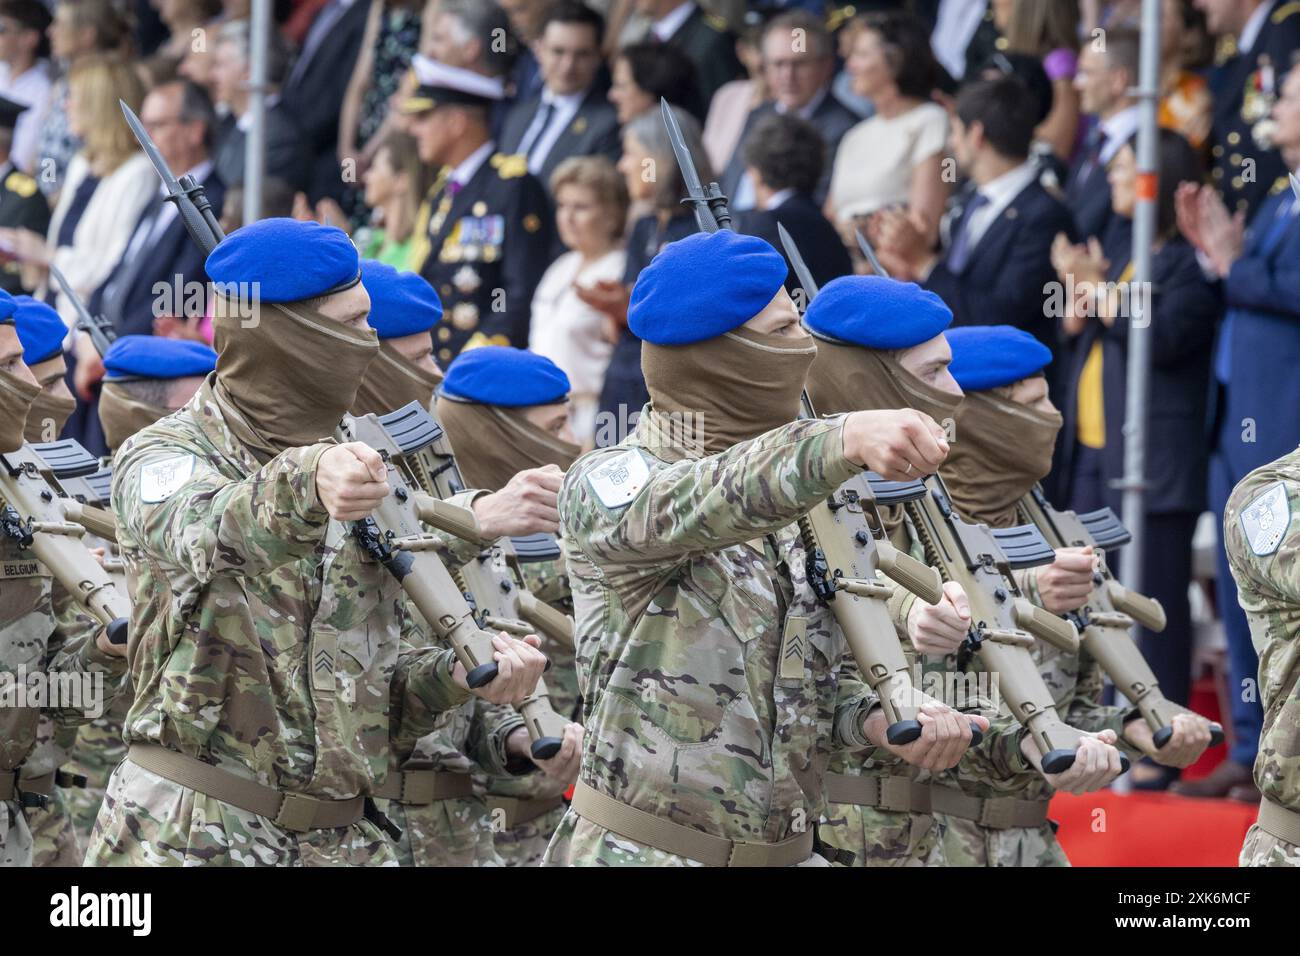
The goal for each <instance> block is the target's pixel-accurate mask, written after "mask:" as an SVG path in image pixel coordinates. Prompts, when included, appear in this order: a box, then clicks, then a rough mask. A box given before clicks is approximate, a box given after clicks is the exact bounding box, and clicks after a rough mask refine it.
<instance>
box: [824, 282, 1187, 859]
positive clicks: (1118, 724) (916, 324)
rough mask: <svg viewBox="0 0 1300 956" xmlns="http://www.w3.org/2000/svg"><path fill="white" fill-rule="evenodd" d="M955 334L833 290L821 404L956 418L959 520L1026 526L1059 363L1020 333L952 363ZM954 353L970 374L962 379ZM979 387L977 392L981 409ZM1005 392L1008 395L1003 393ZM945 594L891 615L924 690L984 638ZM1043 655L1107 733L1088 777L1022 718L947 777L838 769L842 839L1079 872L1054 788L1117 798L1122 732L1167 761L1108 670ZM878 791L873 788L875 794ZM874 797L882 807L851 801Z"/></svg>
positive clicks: (938, 306) (1072, 599) (930, 308)
mask: <svg viewBox="0 0 1300 956" xmlns="http://www.w3.org/2000/svg"><path fill="white" fill-rule="evenodd" d="M950 321H951V313H950V312H949V311H948V309H947V308H946V307H945V306H944V305H943V303H942V302H941V301H940V300H939V299H938V298H937V297H935V296H933V294H932V293H929V292H925V291H922V290H921V289H919V288H918V287H916V286H914V285H912V284H910V283H898V282H893V281H892V280H888V279H882V278H879V277H863V278H851V279H844V280H836V281H835V282H832V283H830V284H828V285H827V287H826V288H825V289H823V290H822V294H821V296H819V298H818V299H817V300H815V302H814V303H813V306H812V307H810V309H809V313H808V324H809V326H810V327H811V328H812V329H813V330H814V332H815V333H817V334H818V335H820V336H827V337H829V338H831V339H832V340H833V342H832V343H827V344H826V345H823V346H822V350H821V353H820V354H819V358H818V362H817V364H816V365H815V366H814V375H813V377H812V381H813V382H814V383H816V384H815V385H814V387H813V389H812V393H813V400H814V403H815V404H816V405H817V407H818V408H819V410H823V411H826V410H842V409H844V408H854V407H867V408H875V407H886V406H889V405H891V404H896V403H897V402H898V401H899V400H905V401H909V402H910V403H911V404H912V406H913V407H916V408H921V409H924V410H926V411H928V412H930V413H931V414H935V415H943V416H944V418H945V420H946V421H947V422H948V424H949V425H950V427H953V429H954V437H955V441H954V443H953V450H952V454H951V455H950V456H949V457H948V459H947V461H945V463H944V465H943V467H942V468H941V472H942V474H943V475H944V478H945V481H946V482H947V485H948V490H949V492H950V494H951V496H952V499H953V503H954V505H955V506H956V507H957V509H958V511H959V512H960V513H961V514H962V516H963V517H965V518H967V519H968V520H971V521H976V522H980V523H985V524H989V525H991V526H994V527H1008V526H1012V525H1015V524H1019V523H1021V519H1020V516H1019V515H1018V512H1017V502H1019V500H1020V499H1021V498H1022V497H1023V496H1024V495H1025V494H1027V493H1028V491H1029V490H1030V489H1031V488H1032V487H1033V485H1034V483H1035V482H1037V481H1038V480H1039V479H1040V478H1041V477H1042V476H1043V474H1044V473H1045V472H1046V468H1047V463H1048V462H1049V461H1050V457H1051V450H1052V447H1053V445H1054V442H1055V438H1056V432H1057V431H1058V430H1059V428H1060V415H1059V413H1057V412H1056V411H1055V409H1054V408H1052V407H1051V405H1050V403H1049V402H1048V401H1047V398H1046V390H1045V380H1044V379H1043V378H1042V375H1041V371H1042V368H1043V367H1044V366H1045V365H1046V364H1047V362H1048V361H1050V359H1051V354H1050V352H1049V351H1048V350H1047V349H1046V348H1044V347H1043V346H1041V345H1039V344H1038V343H1037V342H1036V341H1035V340H1034V339H1033V337H1032V336H1030V335H1028V333H1024V332H1019V331H1017V330H1014V329H1009V328H1007V327H996V328H987V327H979V328H971V329H957V330H954V331H952V332H950V333H948V337H949V338H951V339H953V340H954V341H957V342H960V343H962V349H958V347H957V346H955V345H954V346H953V347H952V349H951V350H950V348H949V345H948V341H947V340H946V339H945V337H944V336H943V335H942V334H940V333H941V331H942V329H944V328H946V327H947V325H948V324H949V323H950ZM976 343H978V345H977V344H976ZM953 351H957V352H958V355H959V356H960V357H961V359H962V361H960V362H953V365H952V370H951V371H950V370H949V361H950V360H951V359H952V356H953ZM963 386H966V387H967V388H968V389H969V390H970V392H971V394H970V395H968V396H967V398H966V400H965V401H962V399H961V396H962V391H963ZM1003 386H1006V387H1008V392H1009V394H1008V395H1000V394H993V393H990V391H989V390H991V389H993V388H999V387H1003ZM1013 403H1017V404H1021V405H1026V406H1030V407H1026V408H1019V407H1017V404H1013ZM990 421H992V423H993V424H992V425H991V424H990ZM897 532H898V534H899V535H900V541H899V542H897V543H899V544H900V546H902V547H911V548H912V549H914V553H915V554H916V556H917V557H922V556H923V555H922V553H921V552H920V550H919V548H917V542H916V539H915V532H914V530H913V529H912V528H911V525H910V523H906V522H902V521H900V522H899V523H898V526H897ZM1091 571H1092V557H1091V555H1086V556H1079V555H1071V554H1060V553H1058V557H1057V561H1056V562H1055V563H1054V564H1053V565H1050V566H1048V567H1046V568H1038V569H1031V570H1029V571H1027V572H1023V573H1021V579H1020V584H1021V586H1022V588H1023V589H1024V591H1025V593H1026V596H1027V597H1029V599H1030V600H1032V601H1034V602H1035V603H1038V604H1039V605H1040V606H1043V607H1046V608H1048V609H1049V610H1052V611H1056V612H1061V611H1065V610H1070V609H1073V608H1075V607H1077V606H1079V605H1080V604H1081V603H1082V601H1083V600H1084V598H1086V596H1087V594H1088V593H1089V592H1090V591H1091V587H1092V581H1091ZM945 591H946V592H947V595H946V597H947V600H946V601H945V602H944V603H943V604H941V605H939V606H936V607H935V608H928V607H926V606H925V605H924V604H922V603H921V602H915V601H914V600H912V599H909V598H908V597H907V596H905V595H904V596H902V597H901V598H896V599H895V601H894V602H891V603H892V604H893V606H894V608H895V610H896V625H897V626H898V627H899V628H900V630H903V631H905V632H906V633H907V634H908V636H909V639H910V640H909V644H910V646H911V649H912V650H913V652H914V653H913V657H914V658H918V657H919V661H920V670H921V672H922V674H923V679H922V684H923V685H924V686H930V681H929V678H931V677H932V676H938V677H941V678H942V677H943V676H944V675H946V674H953V673H956V672H957V670H958V668H957V659H956V656H955V651H956V650H957V649H958V646H959V644H960V643H961V641H962V640H963V639H964V638H965V635H966V630H967V628H968V627H969V624H970V611H969V605H968V603H967V601H966V596H965V594H964V593H963V592H962V590H961V588H960V586H959V585H957V584H955V583H952V582H949V583H948V584H946V585H945ZM1034 653H1035V656H1036V658H1037V659H1038V660H1039V663H1040V664H1041V665H1042V666H1043V677H1044V680H1045V681H1046V683H1047V685H1048V687H1049V688H1050V689H1051V691H1052V693H1053V697H1054V699H1055V700H1056V703H1057V709H1058V711H1059V712H1060V715H1061V718H1062V720H1064V721H1065V722H1066V723H1068V724H1071V725H1072V726H1075V727H1078V728H1079V729H1081V730H1084V731H1086V732H1091V733H1093V734H1094V735H1095V736H1092V737H1087V738H1085V739H1084V741H1083V744H1082V746H1081V751H1080V755H1079V758H1078V759H1077V760H1076V762H1075V765H1074V766H1073V767H1071V768H1070V769H1069V770H1067V771H1065V772H1064V773H1061V774H1055V775H1049V774H1043V773H1042V772H1041V771H1040V770H1039V769H1038V768H1039V762H1038V757H1039V755H1038V754H1037V751H1036V749H1035V747H1034V745H1033V741H1032V738H1029V737H1028V735H1027V734H1025V733H1024V732H1023V730H1022V728H1021V727H1020V726H1019V724H1018V723H1016V722H1015V721H1014V719H1012V718H1011V717H1010V716H1009V715H1007V714H1004V715H1002V716H1000V717H997V718H996V719H995V720H994V721H993V724H992V729H991V732H990V733H989V735H988V736H987V737H986V739H985V741H984V742H983V743H981V745H980V746H978V747H974V748H971V750H970V751H969V752H968V753H967V755H966V756H965V757H964V758H963V760H962V761H961V763H960V764H958V766H957V767H956V768H954V769H953V770H951V771H949V772H946V773H943V774H929V775H922V774H918V773H914V772H911V771H910V770H909V768H900V767H897V766H895V765H893V763H892V762H891V761H889V760H888V759H887V758H886V757H881V756H878V755H872V758H871V759H869V760H867V761H863V762H862V763H861V764H860V765H859V766H854V765H853V763H852V762H851V761H847V760H846V761H843V765H842V766H840V767H836V768H835V769H836V770H838V771H840V772H842V773H844V774H845V775H846V777H847V781H845V782H842V781H843V780H844V778H838V777H834V776H833V777H832V778H831V779H830V783H829V786H828V791H829V792H830V799H831V800H832V801H834V797H835V795H836V793H837V792H839V793H842V794H843V795H844V796H845V798H846V799H844V801H843V802H832V804H831V806H830V808H829V810H828V812H829V813H830V814H831V819H830V823H831V826H830V827H829V828H828V836H827V839H828V840H829V841H832V842H836V845H840V843H839V841H841V840H842V841H843V842H844V845H845V846H847V847H848V848H850V849H860V848H861V847H863V846H864V845H865V847H866V853H867V854H868V856H869V860H870V862H873V863H880V864H894V865H897V864H913V865H915V864H920V863H925V864H929V865H942V864H947V865H955V866H1015V865H1038V866H1042V865H1068V862H1069V861H1068V860H1067V859H1066V858H1065V855H1064V853H1063V852H1062V851H1061V850H1060V847H1059V844H1057V842H1056V839H1055V835H1054V831H1053V829H1052V827H1051V825H1050V823H1049V821H1048V820H1047V802H1048V799H1049V798H1050V795H1051V793H1052V792H1053V790H1054V789H1064V790H1067V791H1069V792H1075V793H1082V792H1088V791H1091V790H1095V789H1098V788H1100V787H1102V786H1105V785H1106V784H1108V783H1109V782H1110V781H1111V780H1112V779H1113V778H1114V777H1115V776H1117V775H1118V773H1119V769H1120V763H1119V752H1118V750H1117V749H1116V748H1115V747H1114V746H1113V745H1114V744H1115V743H1116V742H1117V741H1118V740H1119V739H1120V735H1121V734H1124V738H1123V739H1124V743H1125V749H1126V750H1127V751H1128V752H1129V753H1132V752H1133V751H1134V749H1136V748H1137V747H1139V746H1140V747H1141V748H1142V750H1143V752H1151V753H1154V752H1155V748H1154V746H1153V745H1152V744H1151V733H1150V730H1149V728H1148V727H1147V725H1146V724H1145V722H1144V721H1141V720H1132V718H1133V717H1135V716H1136V713H1135V712H1131V711H1129V710H1127V709H1124V708H1118V707H1109V708H1108V707H1102V706H1100V704H1099V703H1098V701H1099V699H1100V694H1101V688H1102V675H1101V671H1100V668H1099V667H1098V666H1097V664H1096V662H1095V661H1093V660H1092V659H1091V658H1089V657H1088V656H1087V655H1086V654H1081V655H1079V656H1077V657H1076V656H1073V655H1067V654H1064V653H1062V652H1061V651H1059V650H1057V649H1056V648H1053V647H1050V646H1048V645H1046V644H1044V643H1042V642H1039V643H1037V644H1036V646H1035V651H1034ZM943 686H945V687H947V686H949V684H948V683H947V682H945V683H944V684H943ZM954 686H955V685H954ZM950 703H954V704H955V705H959V706H966V705H969V704H971V703H974V702H971V701H950ZM990 703H991V701H990ZM1130 720H1132V722H1131V723H1126V721H1130ZM1138 725H1140V726H1138ZM1176 728H1177V730H1176V735H1175V739H1174V740H1172V741H1171V742H1170V744H1169V745H1168V746H1167V747H1166V748H1165V749H1164V750H1162V751H1160V759H1162V760H1165V761H1185V762H1186V763H1190V762H1192V761H1193V760H1195V759H1196V757H1197V756H1198V755H1199V754H1200V752H1201V751H1202V750H1203V749H1204V748H1205V746H1206V745H1208V743H1209V727H1208V723H1207V722H1205V721H1204V720H1203V719H1201V718H1190V717H1187V718H1181V719H1179V721H1178V722H1177V724H1176ZM1170 747H1172V748H1173V749H1169V748H1170ZM867 782H870V783H871V784H873V786H866V787H864V786H863V784H864V783H867ZM868 790H870V791H872V793H871V794H867V796H868V797H872V798H873V799H865V798H864V799H862V800H852V801H851V800H849V799H847V797H848V796H849V795H851V794H855V793H864V794H865V793H866V791H868ZM940 806H942V807H943V808H944V810H943V811H942V812H941V811H939V810H938V809H936V808H937V807H940Z"/></svg>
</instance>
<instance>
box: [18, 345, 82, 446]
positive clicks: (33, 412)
mask: <svg viewBox="0 0 1300 956" xmlns="http://www.w3.org/2000/svg"><path fill="white" fill-rule="evenodd" d="M67 369H68V365H67V363H66V362H65V361H64V360H63V354H62V353H59V354H58V355H55V356H54V357H53V358H48V359H46V360H45V361H44V362H37V363H36V364H35V365H33V366H31V370H32V375H33V376H35V378H36V381H38V382H40V383H41V391H40V394H39V395H37V396H36V398H35V400H34V401H33V402H32V407H31V409H30V410H29V411H28V412H27V427H26V430H25V437H26V439H27V440H28V441H30V442H44V441H53V440H54V439H55V438H57V437H58V435H59V432H61V431H63V426H64V425H65V424H66V423H67V421H68V418H69V417H70V416H71V415H72V413H73V412H74V411H76V409H77V400H76V399H75V398H73V397H72V396H71V395H66V394H65V395H58V394H53V393H51V392H50V391H48V386H49V385H51V384H52V383H55V382H59V381H62V379H63V376H64V374H65V373H66V372H67Z"/></svg>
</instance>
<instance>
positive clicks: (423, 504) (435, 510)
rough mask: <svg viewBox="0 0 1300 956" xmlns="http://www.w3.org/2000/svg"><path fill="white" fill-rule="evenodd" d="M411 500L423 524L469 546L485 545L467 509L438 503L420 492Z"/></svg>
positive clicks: (476, 523)
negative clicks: (452, 536) (467, 543)
mask: <svg viewBox="0 0 1300 956" xmlns="http://www.w3.org/2000/svg"><path fill="white" fill-rule="evenodd" d="M413 500H414V501H415V508H416V511H417V512H418V513H419V515H420V520H421V521H423V522H424V523H425V524H427V525H430V526H432V527H434V528H437V529H438V530H439V531H444V532H446V533H447V534H450V535H455V536H456V537H457V538H460V539H461V540H463V541H468V542H469V543H470V544H475V545H479V546H480V547H481V546H483V545H484V544H486V542H485V541H484V540H483V534H482V532H481V531H480V530H479V526H478V519H477V518H476V517H474V512H472V511H470V510H469V509H468V508H461V507H459V506H458V505H452V504H448V503H447V502H445V501H439V500H438V499H437V498H435V497H433V496H432V495H426V494H423V493H422V492H416V494H415V495H414V496H413Z"/></svg>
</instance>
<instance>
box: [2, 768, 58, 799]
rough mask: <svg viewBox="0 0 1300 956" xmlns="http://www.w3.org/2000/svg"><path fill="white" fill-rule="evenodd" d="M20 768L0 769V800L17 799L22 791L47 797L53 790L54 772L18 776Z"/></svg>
mask: <svg viewBox="0 0 1300 956" xmlns="http://www.w3.org/2000/svg"><path fill="white" fill-rule="evenodd" d="M20 773H22V771H21V770H6V771H0V800H17V799H18V798H19V797H20V796H21V795H22V794H24V793H34V794H37V795H39V796H42V797H48V796H49V795H50V794H52V793H53V792H54V772H53V771H50V772H49V773H47V774H42V775H41V776H39V777H20V776H19V774H20Z"/></svg>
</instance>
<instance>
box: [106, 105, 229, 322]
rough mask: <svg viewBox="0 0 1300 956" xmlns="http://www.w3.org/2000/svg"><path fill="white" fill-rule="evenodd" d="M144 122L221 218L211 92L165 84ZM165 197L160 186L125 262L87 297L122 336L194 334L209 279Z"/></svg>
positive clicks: (134, 234)
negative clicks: (182, 329) (186, 330)
mask: <svg viewBox="0 0 1300 956" xmlns="http://www.w3.org/2000/svg"><path fill="white" fill-rule="evenodd" d="M140 121H141V122H142V123H144V126H145V129H147V130H148V131H149V134H150V135H151V136H152V137H153V140H154V143H155V144H156V145H157V147H158V150H159V152H161V153H162V156H163V159H165V160H166V161H167V165H168V167H170V168H171V170H172V172H173V173H175V174H176V175H177V176H178V177H179V176H183V175H186V174H188V175H190V176H193V177H194V178H195V180H197V181H198V182H199V184H200V185H202V186H203V188H204V191H205V192H206V193H207V197H208V201H209V202H210V203H211V204H212V211H213V214H214V215H215V216H217V217H218V218H220V216H221V210H222V205H223V203H224V200H225V192H226V186H225V183H224V182H223V181H222V179H221V176H220V175H218V173H217V172H216V170H215V168H214V166H213V163H212V158H211V149H212V136H213V127H214V126H215V125H216V113H215V111H214V110H213V108H212V101H211V100H210V99H208V95H207V93H206V92H204V90H203V89H202V88H201V87H199V86H197V85H196V84H194V83H191V82H190V81H189V80H177V81H175V82H172V83H164V84H163V85H162V86H159V87H156V88H155V89H154V90H152V91H151V92H150V93H149V95H148V96H146V97H145V99H144V103H143V105H142V106H141V108H140ZM165 196H166V192H165V191H164V189H163V188H162V187H161V185H160V186H159V190H158V194H157V195H156V196H155V197H154V198H153V199H152V200H150V202H149V204H148V205H147V206H145V208H144V211H143V212H142V213H141V214H140V218H139V219H138V220H137V221H136V225H135V229H134V231H133V232H132V233H131V238H130V240H129V241H128V242H127V244H126V250H125V251H124V252H123V253H122V258H121V260H120V261H119V262H118V264H117V266H116V267H114V269H113V271H112V273H111V274H110V275H109V277H108V279H107V281H105V282H104V284H103V285H101V286H100V287H99V288H98V289H96V290H95V292H94V293H93V294H92V296H91V298H90V302H89V307H90V310H91V312H93V313H96V314H98V313H103V314H104V315H105V316H106V317H108V318H109V319H110V320H112V322H113V328H114V329H115V330H116V332H117V334H118V335H152V334H154V333H155V332H172V331H174V330H175V327H176V326H177V324H178V323H179V324H180V325H181V326H185V325H188V326H189V327H190V330H191V331H195V330H194V329H193V327H194V326H195V325H197V323H198V321H199V320H200V319H201V318H202V317H203V313H204V306H205V305H206V302H207V297H206V285H207V281H208V275H207V273H206V272H205V271H204V269H203V261H204V258H205V257H204V255H203V250H201V249H200V248H198V246H196V245H195V244H194V243H193V242H192V241H191V240H190V237H189V233H187V232H186V230H185V225H184V223H182V222H181V220H180V217H179V216H178V215H177V214H176V207H175V205H174V204H172V203H169V202H165V201H164V197H165Z"/></svg>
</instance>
